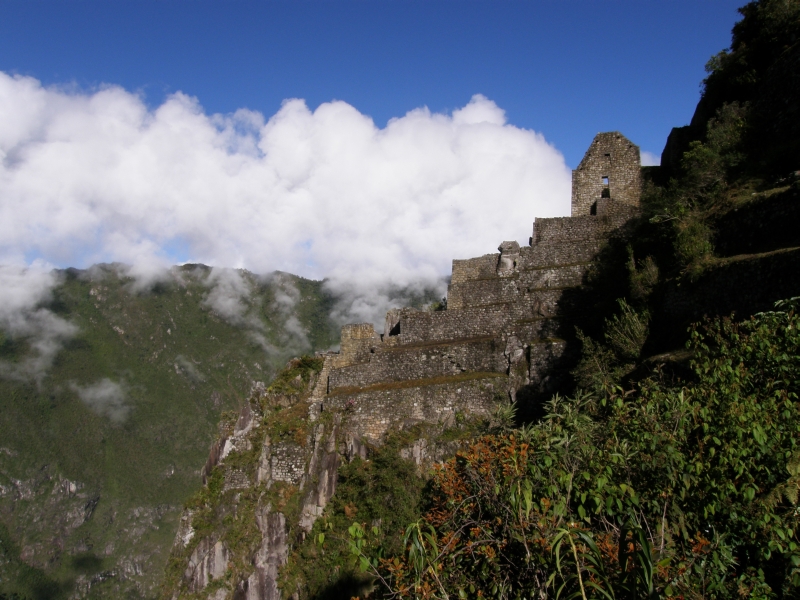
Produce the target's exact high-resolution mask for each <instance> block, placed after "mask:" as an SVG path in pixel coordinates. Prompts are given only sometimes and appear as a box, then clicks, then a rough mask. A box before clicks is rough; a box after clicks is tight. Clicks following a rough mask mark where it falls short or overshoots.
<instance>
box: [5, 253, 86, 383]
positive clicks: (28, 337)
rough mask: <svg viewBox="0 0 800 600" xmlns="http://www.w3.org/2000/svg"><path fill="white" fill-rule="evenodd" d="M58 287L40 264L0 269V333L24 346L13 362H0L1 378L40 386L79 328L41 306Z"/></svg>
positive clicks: (54, 276)
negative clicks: (61, 351) (29, 382)
mask: <svg viewBox="0 0 800 600" xmlns="http://www.w3.org/2000/svg"><path fill="white" fill-rule="evenodd" d="M57 283H58V277H57V276H56V274H55V272H54V271H53V270H52V269H50V268H48V266H47V265H44V264H42V263H40V262H37V263H34V264H33V265H32V267H31V268H23V267H18V266H0V330H1V331H2V332H3V336H8V337H9V338H10V339H11V340H14V341H20V342H24V343H25V344H27V346H28V348H27V352H24V353H22V354H21V355H20V357H19V358H18V360H16V361H13V362H11V361H0V377H7V378H11V379H17V380H23V381H28V380H33V381H36V382H37V383H40V382H41V380H42V378H43V377H44V375H45V374H46V371H47V369H49V368H50V366H51V365H52V364H53V360H54V359H55V356H56V354H58V352H59V350H61V348H62V347H63V344H64V342H65V341H66V340H68V339H69V338H71V337H72V336H74V335H75V334H76V333H77V332H78V328H77V327H76V326H75V325H73V324H72V323H70V322H68V321H65V320H64V319H62V318H61V317H59V316H58V315H56V314H54V313H53V312H51V311H50V310H48V309H47V308H45V307H43V306H42V304H44V303H47V302H48V301H49V300H51V292H52V289H53V287H54V286H55V285H56V284H57Z"/></svg>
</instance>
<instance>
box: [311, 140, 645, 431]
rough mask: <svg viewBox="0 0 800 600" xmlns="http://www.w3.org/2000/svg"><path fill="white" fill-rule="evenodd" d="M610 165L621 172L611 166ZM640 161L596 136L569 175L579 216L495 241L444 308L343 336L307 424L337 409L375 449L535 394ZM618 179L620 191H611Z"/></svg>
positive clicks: (624, 217)
mask: <svg viewBox="0 0 800 600" xmlns="http://www.w3.org/2000/svg"><path fill="white" fill-rule="evenodd" d="M615 145H616V146H620V147H621V148H622V149H624V152H622V151H620V152H615V150H614V148H615ZM609 148H611V149H609ZM598 152H601V154H602V156H601V157H600V159H597V158H596V157H594V156H593V153H594V154H596V153H598ZM609 155H611V156H610V157H609ZM616 156H619V157H620V158H619V160H623V161H624V164H622V165H617V164H614V160H613V159H615V157H616ZM638 156H639V151H638V147H636V146H634V145H633V144H631V143H630V142H629V141H628V140H627V139H625V138H624V137H623V136H621V135H620V134H618V133H616V132H615V133H613V134H598V137H597V138H595V142H593V144H592V146H591V147H590V149H589V151H588V152H587V157H585V158H584V161H582V163H581V165H582V167H581V169H582V171H581V172H580V173H579V172H578V170H576V174H575V176H574V177H573V185H577V186H583V187H579V189H576V190H573V198H574V199H575V198H580V200H581V201H580V202H579V203H573V213H575V210H576V208H578V207H579V208H580V212H579V214H576V215H574V216H572V217H562V218H553V219H537V220H536V221H535V222H534V227H533V234H532V236H531V238H530V245H529V246H526V247H520V246H519V244H518V243H517V242H503V243H502V244H501V245H500V247H499V248H498V250H499V252H498V253H496V254H487V255H484V256H481V257H478V258H472V259H468V260H454V261H453V272H452V279H451V283H450V287H449V289H448V304H447V310H444V311H436V312H432V311H423V310H414V309H407V308H406V309H396V310H391V311H389V313H388V314H387V315H386V322H385V326H384V330H383V332H382V333H378V332H376V331H375V329H374V327H373V325H371V324H357V325H346V326H345V327H344V328H342V343H341V350H340V351H339V352H338V353H329V354H326V355H325V366H324V369H323V372H322V373H321V375H320V378H319V382H318V384H317V387H316V388H315V390H314V394H313V400H314V404H315V406H314V407H313V408H312V411H311V414H312V415H313V416H314V417H316V416H318V415H319V414H320V412H322V411H325V410H326V407H327V408H328V409H334V408H336V409H340V410H344V411H345V413H346V414H348V415H349V416H348V417H347V418H346V419H345V422H344V425H345V428H346V429H347V430H348V433H349V434H350V435H358V436H360V437H363V438H364V439H365V440H367V441H372V442H379V441H380V439H381V437H382V436H383V435H384V434H385V432H386V431H387V430H388V429H389V428H390V427H396V426H397V425H402V424H403V423H409V422H411V423H413V422H419V421H426V422H434V423H435V422H439V423H444V424H446V423H448V422H452V421H453V419H454V418H455V416H456V414H457V413H459V412H465V413H470V414H477V415H484V416H485V415H488V414H489V413H490V412H491V411H492V410H493V408H494V406H496V405H497V403H498V402H499V401H501V400H502V399H503V398H512V399H513V398H515V397H516V393H517V391H518V390H519V389H521V388H523V387H527V388H528V389H532V390H534V391H544V390H545V389H546V387H547V379H548V375H549V374H550V372H551V371H552V368H553V366H554V365H556V364H557V362H558V361H559V360H560V359H561V358H562V357H563V356H564V353H565V352H567V351H568V346H569V344H568V343H567V342H566V341H565V340H563V339H559V337H558V332H559V331H560V330H569V328H568V327H567V328H564V327H562V325H564V324H565V322H566V324H568V322H569V320H570V315H571V314H573V313H574V311H575V310H577V307H576V306H574V305H572V300H571V299H572V298H574V296H575V295H574V294H568V293H566V292H568V291H570V290H576V289H579V288H580V287H581V285H582V282H583V279H584V276H585V274H586V271H587V269H588V268H589V266H590V265H591V264H592V261H593V260H594V259H595V258H596V256H597V254H598V252H599V251H600V249H601V248H602V246H603V244H604V243H605V242H606V240H607V239H608V238H609V237H610V236H613V235H617V234H619V233H620V232H621V230H622V226H623V225H624V224H625V223H626V222H627V221H628V220H629V219H630V218H631V217H632V216H634V215H635V214H636V212H637V210H638V195H637V193H635V192H637V188H636V187H635V186H637V185H638V177H637V175H636V174H632V171H633V167H634V166H635V167H636V168H637V169H638V167H639V164H638ZM609 159H611V162H609ZM598 162H599V164H600V166H598V167H597V168H594V167H593V168H592V169H591V172H592V173H593V174H594V175H596V177H594V178H598V181H594V179H591V180H590V178H589V177H588V175H587V171H589V169H587V165H592V164H594V163H598ZM594 171H597V173H594ZM601 171H602V173H601ZM606 171H607V172H608V174H607V173H606ZM609 174H610V176H611V178H612V184H611V185H610V189H611V190H612V193H611V194H609V192H608V189H609V186H608V185H605V183H607V180H608V178H609ZM620 174H624V175H625V186H624V189H623V188H622V186H620V187H615V185H614V183H616V182H615V181H614V179H613V177H614V176H619V175H620ZM599 178H601V179H599ZM584 180H585V181H584ZM615 189H620V192H621V194H620V195H621V196H622V197H621V198H620V199H619V200H617V198H615V197H614V195H613V191H614V190H615ZM588 207H591V211H590V210H589V208H588ZM587 213H588V214H587Z"/></svg>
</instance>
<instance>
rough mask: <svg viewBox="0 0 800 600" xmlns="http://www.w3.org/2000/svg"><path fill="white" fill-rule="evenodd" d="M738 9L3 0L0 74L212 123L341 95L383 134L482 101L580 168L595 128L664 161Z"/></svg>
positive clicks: (594, 2)
mask: <svg viewBox="0 0 800 600" xmlns="http://www.w3.org/2000/svg"><path fill="white" fill-rule="evenodd" d="M740 4H741V2H738V1H734V2H732V1H728V0H691V1H685V0H671V1H658V2H657V1H653V0H638V1H623V0H607V1H601V0H591V1H578V0H566V1H558V2H557V1H555V0H549V1H533V0H530V1H504V0H500V1H495V2H489V1H476V0H444V1H442V0H424V1H415V0H403V1H395V0H374V1H366V0H358V1H355V0H353V1H336V2H334V1H315V2H311V1H298V2H289V1H280V2H276V1H267V0H262V1H259V2H249V1H244V0H226V1H215V2H210V1H206V0H191V1H190V0H181V1H175V0H159V1H151V0H135V1H126V0H107V1H103V2H99V1H98V2H94V1H81V0H74V1H67V0H60V1H57V2H52V1H44V0H32V1H22V0H13V1H9V0H2V1H0V71H4V72H5V73H7V74H20V75H27V76H31V77H33V78H36V79H38V80H39V81H41V82H42V83H43V84H44V85H53V84H55V85H60V86H67V87H69V86H75V88H77V89H78V90H82V91H85V92H91V91H92V90H95V89H97V87H98V86H101V85H102V84H115V85H120V86H122V87H124V88H125V89H127V90H128V91H134V92H137V93H138V94H141V95H143V96H144V98H145V100H146V102H147V104H148V105H149V106H151V107H155V106H158V105H159V104H161V103H162V102H163V101H164V99H165V97H166V96H167V95H168V94H170V93H173V92H176V91H182V92H184V93H186V94H188V95H190V96H194V97H196V98H197V99H198V100H199V102H200V104H201V105H202V106H203V108H204V109H205V111H206V112H207V113H231V112H233V111H235V110H237V109H239V108H248V109H251V110H255V111H259V112H261V113H262V114H264V115H265V116H267V117H269V116H271V115H273V114H275V113H276V112H277V111H278V110H279V108H280V106H281V103H282V101H283V100H285V99H287V98H303V99H305V100H306V101H307V103H308V105H309V107H310V108H311V109H312V110H313V109H314V108H315V107H317V106H318V105H319V104H320V103H323V102H328V101H331V100H334V99H337V100H343V101H345V102H347V103H349V104H351V105H352V106H354V107H355V108H356V109H357V110H359V111H360V112H362V113H364V114H366V115H369V116H371V117H372V118H373V119H374V120H375V123H376V125H377V126H378V127H383V126H385V124H386V122H387V121H388V120H389V119H390V118H393V117H401V116H403V115H404V114H405V113H406V112H408V111H409V110H412V109H414V108H417V107H421V106H427V107H429V108H430V110H431V111H434V112H447V111H452V110H453V109H456V108H459V107H462V106H464V105H465V104H466V103H467V102H468V101H469V99H470V98H471V97H472V95H473V94H477V93H480V94H483V95H484V96H486V97H488V98H489V99H490V100H492V101H494V102H495V103H496V104H497V105H498V106H499V107H500V108H501V109H503V110H505V111H506V117H507V119H508V122H509V123H510V124H513V125H516V126H517V127H521V128H526V129H534V130H536V131H539V132H541V133H543V134H544V135H545V137H546V138H547V140H548V141H549V142H550V143H552V144H554V145H555V146H556V147H557V148H558V149H559V150H560V151H561V152H563V153H564V155H565V158H566V162H567V164H568V165H569V166H570V167H574V166H575V165H576V164H577V162H578V161H579V160H580V158H581V156H582V154H583V152H584V150H585V148H586V147H587V145H588V143H589V141H590V140H591V138H592V136H593V135H594V134H595V133H596V132H598V131H607V130H613V129H618V130H620V131H622V132H623V133H625V134H626V135H627V136H628V137H629V138H631V139H632V140H633V141H634V142H636V143H638V144H639V145H640V146H641V148H642V149H643V150H646V151H649V152H653V153H656V154H658V153H660V152H661V149H662V148H663V145H664V142H665V140H666V136H667V134H668V133H669V130H670V128H671V127H673V126H676V125H682V124H685V123H687V122H688V120H689V119H690V118H691V115H692V111H693V110H694V106H695V104H696V102H697V99H698V95H699V83H700V81H701V79H702V78H703V76H704V71H703V66H704V64H705V62H706V60H707V59H708V58H709V57H710V56H711V55H712V54H714V53H716V52H718V51H719V50H721V49H723V48H725V47H727V46H728V45H729V43H730V30H731V27H732V25H733V24H734V22H735V21H736V20H737V16H738V15H737V13H736V8H737V6H739V5H740Z"/></svg>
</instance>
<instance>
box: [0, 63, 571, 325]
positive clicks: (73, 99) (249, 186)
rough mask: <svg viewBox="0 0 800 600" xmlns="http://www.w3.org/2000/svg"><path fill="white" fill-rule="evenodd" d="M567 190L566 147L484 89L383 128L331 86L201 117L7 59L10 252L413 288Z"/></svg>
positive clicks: (6, 253)
mask: <svg viewBox="0 0 800 600" xmlns="http://www.w3.org/2000/svg"><path fill="white" fill-rule="evenodd" d="M569 196H570V171H569V169H568V168H567V166H566V165H565V163H564V160H563V157H562V155H561V154H560V153H559V152H558V151H557V150H556V149H554V148H553V147H552V146H550V145H549V144H548V143H547V142H546V140H545V139H544V137H543V136H542V135H541V134H539V133H536V132H534V131H529V130H524V129H519V128H517V127H514V126H512V125H509V124H507V123H506V120H505V115H504V112H503V111H502V110H501V109H500V108H499V107H498V106H497V105H496V104H495V103H494V102H492V101H491V100H489V99H487V98H485V97H483V96H480V95H476V96H474V97H473V98H472V99H471V100H470V102H469V103H468V104H467V105H466V106H464V107H463V108H460V109H458V110H454V111H453V112H452V114H436V113H431V112H430V111H429V110H428V109H427V108H420V109H416V110H413V111H411V112H409V113H408V114H406V115H404V116H402V117H399V118H396V119H393V120H392V121H390V122H389V123H388V124H387V126H386V127H385V128H378V127H376V126H375V124H374V123H373V122H372V120H371V119H370V118H369V117H368V116H366V115H363V114H361V113H360V112H358V111H357V110H356V109H355V108H353V107H352V106H350V105H348V104H346V103H344V102H339V101H334V102H329V103H325V104H322V105H320V106H319V107H318V108H317V109H316V110H313V111H312V110H310V109H309V108H308V107H307V106H306V104H305V103H304V102H303V101H302V100H297V99H293V100H287V101H286V102H284V104H283V106H282V107H281V109H280V110H279V111H278V112H277V113H276V114H275V115H273V116H271V117H269V118H268V119H266V118H265V117H264V116H263V115H261V114H260V113H257V112H253V111H249V110H244V109H242V110H239V111H237V112H236V113H234V114H230V115H208V114H206V113H205V112H204V111H203V109H202V107H201V106H200V104H199V103H198V101H197V100H195V99H193V98H190V97H188V96H186V95H184V94H181V93H178V94H174V95H172V96H170V97H169V98H168V99H167V100H166V101H165V102H164V103H163V104H162V105H161V106H158V107H157V108H155V109H152V110H151V109H148V107H147V106H146V105H145V104H144V103H143V101H142V99H141V98H140V97H138V96H137V95H135V94H132V93H129V92H127V91H126V90H124V89H122V88H119V87H106V88H103V89H100V90H99V91H96V92H93V93H71V92H67V91H64V90H61V89H58V88H46V87H43V86H42V85H41V84H40V83H39V82H38V81H37V80H35V79H32V78H28V77H19V76H9V75H6V74H4V73H1V72H0V263H4V264H9V263H13V264H30V263H31V261H33V260H34V259H42V260H45V261H48V262H50V263H52V264H55V265H58V266H75V267H87V266H89V265H91V264H93V263H96V262H101V261H102V262H112V261H119V262H125V263H129V264H133V265H136V266H137V269H138V272H140V273H142V274H143V275H144V274H146V273H148V272H152V271H154V270H155V269H156V268H157V267H163V266H166V265H168V264H173V263H175V262H201V263H205V264H209V265H217V266H226V267H237V268H246V269H249V270H250V271H253V272H257V273H267V272H270V271H272V270H275V269H279V270H282V271H287V272H291V273H295V274H298V275H303V276H306V277H311V278H316V279H319V278H324V277H327V278H330V279H331V280H332V281H333V282H344V283H346V284H348V285H358V286H361V287H362V288H364V289H366V288H369V287H370V286H379V285H387V284H391V285H394V286H404V285H410V284H412V283H415V282H420V281H427V282H433V281H438V280H440V278H441V277H442V276H446V275H448V274H449V271H450V261H451V260H452V259H453V258H467V257H471V256H477V255H481V254H484V253H487V252H493V251H495V248H496V247H497V245H498V243H499V242H501V241H503V240H508V239H517V240H519V241H520V242H527V239H528V236H529V235H530V229H531V222H532V220H533V218H534V217H536V216H539V217H547V216H558V215H564V214H568V211H569ZM230 285H232V286H233V287H231V289H230V290H228V291H229V292H231V295H230V297H234V296H235V295H236V293H237V290H236V289H235V282H232V283H231V284H230ZM222 301H223V298H222V297H220V298H213V297H210V298H209V302H210V303H212V304H215V305H218V302H222ZM217 307H218V309H222V310H226V308H225V307H223V306H221V305H218V306H217ZM227 310H228V311H230V315H231V317H233V316H234V315H236V314H239V310H240V306H239V305H237V303H236V301H233V302H231V304H230V305H229V306H228V307H227ZM242 317H244V313H242Z"/></svg>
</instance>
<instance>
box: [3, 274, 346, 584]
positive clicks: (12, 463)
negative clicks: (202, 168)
mask: <svg viewBox="0 0 800 600" xmlns="http://www.w3.org/2000/svg"><path fill="white" fill-rule="evenodd" d="M62 276H63V279H62V282H61V284H60V285H59V286H58V287H57V288H56V289H55V290H54V293H53V300H52V302H51V303H50V304H49V306H47V307H46V308H47V309H49V310H50V311H52V313H54V314H55V315H57V316H58V317H60V318H61V319H64V320H66V321H68V322H69V323H72V324H74V325H76V326H77V327H78V333H77V334H76V335H74V336H73V337H71V338H70V339H69V340H68V341H67V342H66V343H65V346H64V347H63V349H61V350H60V351H59V352H58V353H57V354H56V358H55V362H54V364H53V365H52V367H51V368H50V369H49V370H47V371H46V372H45V373H44V375H43V376H41V377H39V378H38V380H37V378H35V377H34V378H30V377H28V378H25V377H20V376H18V374H17V375H15V373H17V371H15V367H21V366H23V365H25V364H26V360H29V359H30V358H31V356H34V355H35V352H34V348H32V344H34V343H35V341H34V340H30V339H25V338H20V337H17V338H14V337H12V336H10V335H5V334H4V336H3V337H2V338H0V341H1V342H2V344H1V345H0V360H1V361H2V362H3V364H4V366H5V372H6V374H7V376H6V377H5V378H2V379H0V594H3V593H5V594H13V593H18V594H20V596H22V597H31V598H58V597H68V596H69V595H70V594H72V593H78V594H80V595H85V596H86V597H101V596H103V597H126V596H127V597H135V598H140V597H147V596H150V595H151V593H152V591H153V589H154V585H155V584H156V583H157V581H158V579H159V577H160V573H161V572H162V569H163V564H164V561H165V560H166V554H167V552H168V550H169V548H170V546H171V544H172V540H173V537H174V533H175V529H176V526H177V519H178V517H179V513H180V508H181V505H182V504H183V502H184V501H185V499H186V498H187V497H188V496H189V495H190V494H191V493H192V492H194V491H195V490H196V489H198V487H199V486H200V478H199V475H198V474H199V468H200V467H201V466H202V464H203V462H204V461H205V457H206V455H207V453H208V448H209V446H210V444H211V442H212V441H213V439H214V437H215V434H216V430H217V423H218V422H219V420H220V414H221V413H222V412H223V411H226V410H231V409H236V408H238V405H239V404H240V403H241V401H242V399H243V398H245V397H246V396H247V395H248V393H249V390H250V388H251V386H252V384H253V382H254V381H269V380H270V379H271V377H272V375H273V374H274V373H275V372H276V370H278V369H279V368H280V367H282V366H283V364H284V363H285V362H286V360H287V358H288V357H290V356H292V355H294V354H297V353H299V352H303V351H305V352H309V351H314V350H319V349H325V348H329V347H331V346H332V345H334V344H335V343H336V342H337V339H336V337H337V336H338V331H337V328H336V327H335V326H334V324H333V323H332V322H331V320H330V316H329V315H330V313H331V310H332V308H333V307H334V304H335V299H334V298H333V297H332V296H331V295H330V294H328V293H326V292H325V291H324V290H323V287H322V282H317V281H309V280H305V279H302V278H299V277H294V276H291V275H287V274H281V273H276V274H273V275H272V276H270V277H267V278H258V277H256V276H254V275H251V274H249V273H246V272H236V271H211V270H210V269H208V268H206V267H202V266H187V267H182V268H179V269H178V268H176V269H174V270H173V271H172V272H171V273H170V276H169V277H168V278H166V279H163V280H161V281H159V282H158V283H156V284H155V285H154V286H152V287H151V288H150V289H147V290H145V291H139V292H137V291H136V289H135V285H136V282H135V281H134V280H133V279H131V278H130V277H127V276H126V275H124V269H122V268H120V267H118V266H102V267H96V268H93V269H92V270H90V271H75V270H69V271H66V272H64V273H63V274H62Z"/></svg>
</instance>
